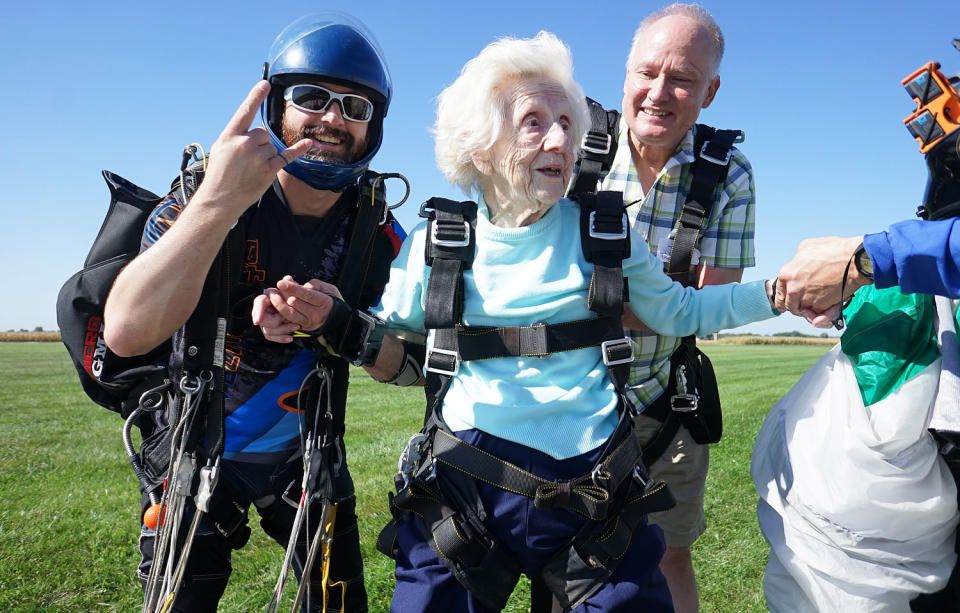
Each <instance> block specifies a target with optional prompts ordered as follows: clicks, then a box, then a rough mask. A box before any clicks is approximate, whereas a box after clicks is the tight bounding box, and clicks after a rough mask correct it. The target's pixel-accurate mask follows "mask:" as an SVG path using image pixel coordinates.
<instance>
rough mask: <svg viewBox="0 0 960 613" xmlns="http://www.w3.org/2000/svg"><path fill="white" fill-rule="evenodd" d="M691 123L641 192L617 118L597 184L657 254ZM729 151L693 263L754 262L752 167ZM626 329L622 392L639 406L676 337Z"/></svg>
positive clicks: (657, 385) (669, 220) (686, 173)
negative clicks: (609, 159)
mask: <svg viewBox="0 0 960 613" xmlns="http://www.w3.org/2000/svg"><path fill="white" fill-rule="evenodd" d="M695 129H696V128H691V129H690V130H689V131H688V132H687V134H686V135H685V136H684V137H683V140H682V141H680V145H679V146H678V147H677V150H676V152H674V154H673V157H671V158H670V159H669V160H668V161H667V163H666V165H665V166H664V167H663V170H661V171H660V175H659V176H658V177H657V180H656V182H655V183H654V185H653V188H652V189H651V190H650V191H649V192H648V193H647V194H646V195H644V193H643V188H642V187H641V185H640V180H639V178H638V177H637V169H636V167H635V166H634V165H633V159H632V157H631V155H630V143H629V141H628V138H629V135H628V128H627V125H626V124H625V123H624V122H623V121H622V120H621V122H620V140H619V144H618V146H617V156H616V159H614V162H613V166H612V167H611V168H610V173H609V174H608V175H607V176H606V178H605V179H604V181H603V184H602V187H603V189H605V190H614V191H622V192H623V200H624V202H626V203H627V204H628V205H629V206H628V207H627V214H628V215H629V217H630V223H631V224H632V225H633V227H634V228H635V229H636V230H637V231H638V232H640V234H641V235H642V236H643V237H644V238H645V239H646V241H647V245H648V246H649V247H650V252H651V253H653V254H655V255H656V256H657V257H658V258H660V259H661V260H665V259H666V258H667V256H668V255H669V253H670V249H671V247H672V246H673V237H674V236H675V235H676V232H677V227H678V225H679V223H680V209H681V208H682V206H683V203H684V201H685V200H686V199H687V193H688V192H689V191H690V183H691V180H692V174H691V170H690V169H691V165H692V162H693V160H694V156H693V137H694V130H695ZM730 153H731V155H730V165H729V169H728V171H727V180H726V183H725V184H724V185H723V188H722V190H721V191H720V192H719V194H718V196H719V198H718V199H717V201H716V202H715V203H714V206H713V208H712V209H711V211H710V216H709V217H708V218H707V219H706V220H705V221H704V227H703V228H702V230H701V232H700V236H699V238H698V239H697V244H696V247H695V249H694V252H693V257H692V262H693V264H695V265H696V264H704V265H706V266H712V267H715V268H747V267H749V266H753V265H754V264H755V262H754V258H753V236H754V207H755V203H756V194H755V189H754V185H753V171H752V169H751V168H750V162H748V161H747V158H746V157H744V155H743V154H742V153H741V152H740V151H739V150H738V149H736V148H733V149H732V150H731V152H730ZM629 334H630V336H631V337H632V339H633V343H634V352H635V358H634V362H633V364H632V365H631V367H630V381H629V385H628V387H627V390H626V392H627V397H628V398H629V399H630V400H631V401H632V402H633V403H634V404H635V405H636V407H637V409H638V410H641V411H642V410H643V409H644V408H645V407H647V406H649V405H650V404H651V403H652V402H653V401H654V400H656V399H657V398H658V397H659V396H660V395H661V394H663V392H664V390H665V389H666V388H667V379H668V378H669V376H670V355H671V354H672V353H673V352H674V350H676V348H677V347H678V346H679V344H680V339H679V338H678V337H675V336H658V335H657V334H654V333H652V332H638V331H634V330H630V331H629Z"/></svg>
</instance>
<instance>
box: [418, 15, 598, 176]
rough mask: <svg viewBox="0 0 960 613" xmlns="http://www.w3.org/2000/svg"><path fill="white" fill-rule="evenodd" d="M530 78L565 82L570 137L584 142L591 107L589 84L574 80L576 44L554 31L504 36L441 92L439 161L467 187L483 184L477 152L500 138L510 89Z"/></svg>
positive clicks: (437, 134) (436, 140) (436, 137)
mask: <svg viewBox="0 0 960 613" xmlns="http://www.w3.org/2000/svg"><path fill="white" fill-rule="evenodd" d="M525 78H548V79H552V80H554V81H556V82H557V83H559V84H560V86H561V87H562V88H563V90H564V91H565V92H566V94H567V97H568V98H569V102H570V106H571V107H572V110H573V112H572V117H570V124H571V125H570V131H569V137H570V138H571V139H572V140H573V142H574V144H575V146H579V144H580V139H581V137H582V136H583V133H584V131H585V130H586V129H587V126H588V122H589V112H588V111H587V105H586V101H585V99H584V94H583V89H582V88H581V87H580V85H579V84H577V82H576V81H574V80H573V57H572V55H571V53H570V49H568V48H567V46H566V45H565V44H563V42H562V41H561V40H560V39H559V38H557V37H556V36H555V35H553V34H551V33H550V32H540V33H539V34H537V35H536V36H535V37H534V38H524V39H517V38H501V39H499V40H497V41H494V42H492V43H490V44H489V45H487V46H486V47H484V49H483V51H481V52H480V54H479V55H478V56H477V57H475V58H473V59H472V60H470V61H469V62H467V63H466V64H465V65H464V67H463V69H462V70H461V71H460V76H459V77H457V80H456V81H454V82H453V84H451V85H450V86H449V87H447V88H446V89H444V90H443V91H442V92H441V93H440V95H439V96H438V97H437V120H436V123H435V124H434V128H433V135H434V151H435V153H436V157H437V167H438V168H439V169H440V171H441V172H443V174H444V176H445V177H446V178H447V180H448V181H450V182H451V183H453V184H454V185H456V186H458V187H460V188H461V189H462V190H463V191H464V192H466V193H468V194H469V193H470V191H471V190H476V191H479V190H480V186H481V183H482V180H483V175H482V174H481V173H480V171H478V170H477V168H476V167H475V166H474V164H473V157H472V156H473V155H474V154H477V153H482V152H484V151H488V150H489V149H490V148H491V147H492V146H493V144H494V143H495V142H496V141H497V139H498V138H499V136H500V132H501V130H502V128H503V126H504V123H505V120H506V118H507V113H508V112H509V109H510V102H511V101H510V100H509V98H508V94H509V90H510V88H511V87H512V86H513V85H514V84H515V83H516V82H517V80H519V79H525Z"/></svg>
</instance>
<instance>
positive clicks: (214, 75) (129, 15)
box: [0, 0, 960, 333]
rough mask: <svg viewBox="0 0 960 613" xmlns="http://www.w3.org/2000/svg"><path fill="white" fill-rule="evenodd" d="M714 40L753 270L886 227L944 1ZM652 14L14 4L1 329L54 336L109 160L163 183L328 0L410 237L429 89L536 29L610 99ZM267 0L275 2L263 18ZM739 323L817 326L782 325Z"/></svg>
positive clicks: (753, 20) (920, 179)
mask: <svg viewBox="0 0 960 613" xmlns="http://www.w3.org/2000/svg"><path fill="white" fill-rule="evenodd" d="M703 4H704V6H706V7H707V8H708V9H709V10H710V11H711V12H712V13H713V14H714V16H715V18H716V19H717V21H718V23H719V24H720V26H721V28H722V29H723V31H724V34H725V36H726V39H727V53H726V56H725V57H724V60H723V64H722V65H721V70H720V74H721V78H722V85H721V87H720V90H719V93H718V95H717V98H716V101H715V102H714V104H713V105H712V106H711V107H710V108H709V109H707V110H706V111H704V112H703V113H702V114H701V121H704V122H706V123H710V124H712V125H715V126H717V127H725V128H740V129H742V130H744V131H745V132H746V135H747V140H746V142H745V143H744V144H743V145H741V149H742V150H743V151H744V153H746V155H747V156H748V157H749V159H750V161H751V163H752V164H753V167H754V171H755V175H756V183H757V200H758V206H757V242H756V245H757V262H758V266H757V267H756V268H753V269H749V270H747V272H746V274H745V276H744V279H745V280H751V279H758V278H766V277H772V276H774V275H775V274H776V271H777V269H778V268H779V267H780V265H782V264H783V263H784V262H786V261H787V260H788V259H789V258H790V256H791V255H792V254H793V252H794V250H795V247H796V244H797V242H798V241H800V240H801V239H803V238H805V237H811V236H822V235H831V234H837V235H852V234H859V233H863V232H868V231H877V230H880V229H883V228H884V227H886V226H887V225H889V224H890V223H892V222H895V221H898V220H900V219H906V218H910V217H912V216H913V214H914V211H915V209H916V206H917V204H918V203H919V202H920V200H921V198H922V196H923V188H924V184H925V181H926V168H925V166H924V162H923V157H922V156H921V155H920V153H919V149H918V147H917V145H916V143H915V142H914V141H913V140H912V139H911V137H910V136H909V135H908V133H907V131H906V129H905V128H904V127H903V125H902V119H903V118H904V117H906V116H907V115H909V114H910V113H911V112H912V111H913V103H912V101H911V100H910V99H909V98H908V96H907V94H906V93H905V92H904V90H903V88H902V86H901V85H900V80H901V79H902V78H904V77H905V76H907V75H908V74H909V73H911V72H912V71H913V70H915V69H916V68H918V67H920V66H921V65H923V64H924V63H926V62H928V61H939V62H941V63H942V64H943V70H944V72H945V73H946V74H948V75H950V74H954V73H957V72H960V53H958V52H957V51H956V50H954V49H953V47H952V45H951V44H950V41H951V39H952V38H954V37H960V13H958V11H957V9H958V6H957V4H956V0H952V1H948V0H933V1H930V2H926V3H922V4H920V5H918V6H919V8H917V9H915V10H910V9H907V8H906V5H905V4H904V3H902V2H892V1H889V0H883V1H875V2H853V1H851V2H823V1H820V0H811V1H808V2H802V3H800V2H796V3H786V2H776V1H767V2H753V1H747V0H742V1H739V2H730V1H727V2H718V1H715V2H711V1H706V2H704V3H703ZM659 6H661V4H660V3H654V2H603V1H599V0H595V1H592V2H579V3H574V2H552V3H546V2H536V3H524V2H516V1H513V2H503V1H500V0H490V1H485V2H482V3H481V2H477V3H464V4H463V5H460V4H459V3H453V2H446V3H426V2H424V3H419V2H377V1H368V2H362V3H353V4H347V5H332V4H327V3H316V2H309V3H308V2H285V1H272V2H269V3H267V2H257V3H254V2H247V1H237V2H229V3H225V2H224V3H221V2H213V1H211V2H192V3H176V4H174V3H169V4H168V3H160V2H153V3H148V2H143V1H136V0H134V1H129V0H128V1H127V2H122V3H121V2H45V3H40V4H33V3H25V2H22V3H21V2H17V3H9V6H6V7H5V8H4V15H3V19H2V20H0V57H3V58H4V61H3V62H2V64H0V78H2V82H3V83H4V87H3V92H4V93H3V95H2V96H0V110H2V114H3V117H4V118H5V121H4V124H3V129H2V131H3V138H2V143H3V144H2V145H0V168H2V169H3V178H4V181H3V183H4V186H5V190H4V191H5V193H4V195H3V196H2V205H0V207H2V208H0V210H2V217H0V220H2V221H0V239H2V240H0V258H2V261H3V262H4V263H5V270H7V273H6V274H5V275H4V276H3V280H2V281H0V288H2V293H3V297H4V300H3V303H4V307H3V308H2V310H0V330H7V329H11V328H13V329H19V328H28V329H32V328H33V327H35V326H43V327H44V328H45V329H55V328H56V316H55V309H54V304H55V301H56V295H57V291H58V290H59V287H60V285H61V284H62V283H63V281H64V280H66V278H67V277H69V276H70V275H71V274H72V273H73V272H74V271H75V270H77V269H78V268H79V267H80V265H81V264H82V262H83V259H84V257H85V256H86V252H87V249H88V248H89V245H90V243H91V241H92V240H93V238H94V236H95V235H96V232H97V230H98V229H99V227H100V222H101V220H102V217H103V214H104V212H105V211H106V206H107V201H108V193H107V189H106V186H105V184H104V183H103V180H102V179H101V177H100V171H101V169H108V170H112V171H114V172H116V173H119V174H121V175H123V176H125V177H127V178H128V179H130V180H132V181H134V182H136V183H138V184H140V185H142V186H144V187H146V188H148V189H151V190H153V191H156V192H162V191H164V190H166V189H167V186H168V185H169V182H170V180H171V178H172V177H173V175H174V174H175V172H176V170H177V168H178V165H179V160H180V155H181V151H182V148H183V146H184V145H186V144H188V143H190V142H193V141H197V142H200V143H202V144H204V146H206V147H209V145H210V144H211V143H212V142H213V141H214V140H215V139H216V137H217V134H218V133H219V132H220V130H221V129H222V128H223V126H224V124H225V123H226V122H227V120H228V119H229V118H230V116H231V115H232V113H233V111H234V110H235V109H236V107H237V106H238V105H239V103H240V102H241V101H242V100H243V98H244V96H245V95H246V93H247V91H248V90H249V89H250V87H251V86H252V85H253V84H254V82H255V81H256V79H257V78H258V77H259V73H260V70H261V65H262V62H263V61H264V59H265V57H266V53H267V50H268V49H269V47H270V43H271V42H272V41H273V38H274V36H276V34H277V33H278V32H279V31H280V30H281V29H282V28H283V27H284V26H285V25H286V24H287V23H289V22H291V21H293V20H294V19H296V18H297V17H299V16H301V15H303V14H305V13H309V12H311V11H314V10H318V9H322V8H340V9H341V10H346V11H348V12H350V13H352V14H354V15H355V16H356V17H358V18H359V19H360V20H361V21H363V22H365V23H366V24H367V25H368V26H369V27H370V29H371V30H372V31H373V32H374V34H375V35H376V36H377V38H378V39H379V41H380V44H381V46H382V47H383V49H384V52H385V53H386V56H387V59H388V61H389V63H390V69H391V72H392V75H393V80H394V85H395V91H396V94H395V96H394V100H393V103H392V105H391V107H390V112H389V115H388V117H387V120H386V125H385V142H384V146H383V148H382V149H381V151H380V154H379V155H378V156H377V158H376V159H375V161H374V164H373V167H374V168H375V169H377V170H380V171H382V172H389V171H400V172H403V173H404V174H405V175H406V176H407V177H409V179H410V181H411V183H412V185H413V193H412V196H411V199H410V201H409V202H408V203H407V204H406V205H404V206H403V207H402V208H401V209H399V211H398V217H399V218H400V220H401V222H402V223H403V224H404V225H405V226H406V227H410V226H412V225H413V224H414V223H415V221H416V211H417V207H418V205H419V203H420V202H422V201H423V200H425V199H426V198H428V197H430V196H433V195H441V196H448V197H460V195H461V194H459V193H458V192H457V191H456V190H455V189H454V188H452V187H450V186H449V185H447V184H446V182H445V181H444V179H443V177H442V176H441V175H440V173H439V172H438V171H437V170H436V166H435V164H434V159H433V147H432V141H431V138H430V135H429V132H428V128H429V126H430V125H431V123H432V120H433V112H434V102H435V97H436V95H437V94H438V93H439V92H440V91H441V90H442V89H443V87H445V86H446V85H447V84H449V83H450V82H451V81H452V80H453V79H454V78H455V77H456V75H457V74H458V72H459V70H460V67H461V66H462V65H463V63H464V62H466V61H467V60H468V59H470V58H471V57H473V56H474V55H476V54H477V53H478V52H479V51H480V49H481V48H482V47H483V46H484V45H486V44H487V43H489V42H490V41H492V40H494V39H495V38H497V37H500V36H505V35H511V36H522V37H526V36H532V35H534V34H536V32H537V31H538V30H541V29H543V30H549V31H552V32H554V33H556V34H557V35H558V36H559V37H560V38H561V39H563V40H564V41H565V42H566V43H567V44H568V45H569V46H570V48H571V50H572V51H573V56H574V63H575V66H576V77H577V79H578V80H579V81H580V83H581V84H582V85H583V87H584V90H585V91H586V92H587V94H588V95H590V96H591V97H593V98H595V99H597V100H599V101H600V102H602V103H603V104H605V105H607V106H608V107H610V106H616V107H619V104H620V99H621V96H622V84H623V74H624V61H625V58H626V55H627V52H628V50H629V45H630V40H631V37H632V33H633V30H634V28H635V27H636V25H637V23H638V22H639V21H640V20H641V19H642V18H643V16H644V15H646V14H647V13H648V12H650V11H651V10H654V9H655V8H658V7H659ZM268 7H269V8H268ZM745 329H747V330H750V331H755V332H761V333H770V332H775V331H787V330H794V329H796V330H801V331H804V332H814V329H813V328H811V327H809V326H807V325H806V324H805V323H804V322H803V321H802V320H801V319H798V318H795V317H793V316H789V315H786V316H782V317H780V318H778V319H776V320H772V321H771V322H765V323H763V324H754V325H752V326H747V327H746V328H745Z"/></svg>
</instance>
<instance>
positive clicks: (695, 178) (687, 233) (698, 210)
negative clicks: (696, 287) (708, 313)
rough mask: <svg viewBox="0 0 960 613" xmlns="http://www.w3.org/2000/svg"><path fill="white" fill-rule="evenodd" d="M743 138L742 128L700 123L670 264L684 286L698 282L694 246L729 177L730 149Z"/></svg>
mask: <svg viewBox="0 0 960 613" xmlns="http://www.w3.org/2000/svg"><path fill="white" fill-rule="evenodd" d="M742 138H743V133H742V132H741V131H740V130H717V129H715V128H713V127H711V126H708V125H704V124H697V130H696V136H695V138H694V143H693V152H694V156H695V159H694V162H693V166H692V168H691V171H692V182H691V184H690V191H689V193H688V194H687V200H686V202H684V204H683V208H682V209H681V210H680V227H679V228H678V229H677V234H676V237H675V238H674V240H673V247H672V249H671V250H670V259H669V260H668V261H667V266H666V273H667V275H668V276H669V277H670V278H671V279H673V280H674V281H680V282H681V283H683V284H684V285H693V283H694V281H695V279H693V276H694V274H695V273H694V270H693V266H692V264H691V260H692V258H693V249H694V246H695V245H696V243H697V238H698V237H699V236H700V230H701V228H702V227H703V222H704V220H705V219H706V218H707V217H708V216H709V215H710V210H711V209H712V208H713V203H714V200H716V197H715V195H716V192H717V188H718V187H719V186H720V185H722V184H723V181H724V179H725V178H726V176H727V168H728V166H729V162H730V150H731V148H733V144H734V143H735V142H737V141H738V140H742Z"/></svg>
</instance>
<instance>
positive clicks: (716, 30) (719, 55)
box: [627, 2, 725, 77]
mask: <svg viewBox="0 0 960 613" xmlns="http://www.w3.org/2000/svg"><path fill="white" fill-rule="evenodd" d="M672 15H682V16H684V17H689V18H690V19H693V20H695V21H697V22H698V23H700V25H702V26H703V27H704V28H706V30H707V32H709V33H710V41H711V42H712V43H713V56H714V62H713V74H712V75H710V76H711V77H715V76H717V72H718V71H719V70H720V60H722V59H723V51H724V48H725V43H724V42H723V32H721V31H720V26H718V25H717V22H716V21H715V20H714V19H713V15H711V14H710V11H708V10H707V9H705V8H703V7H702V6H700V5H699V4H684V3H682V2H675V3H673V4H671V5H670V6H665V7H663V8H662V9H660V10H658V11H654V12H652V13H650V14H649V15H647V16H646V18H645V19H644V20H643V21H641V22H640V25H639V26H637V30H636V32H634V33H633V43H632V44H631V45H630V55H629V56H627V69H628V70H629V69H631V68H633V60H634V54H635V53H636V49H637V42H638V41H639V39H640V35H641V34H643V31H644V30H646V29H647V27H649V26H651V25H653V24H654V23H655V22H657V21H660V20H661V19H663V18H664V17H670V16H672Z"/></svg>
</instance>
